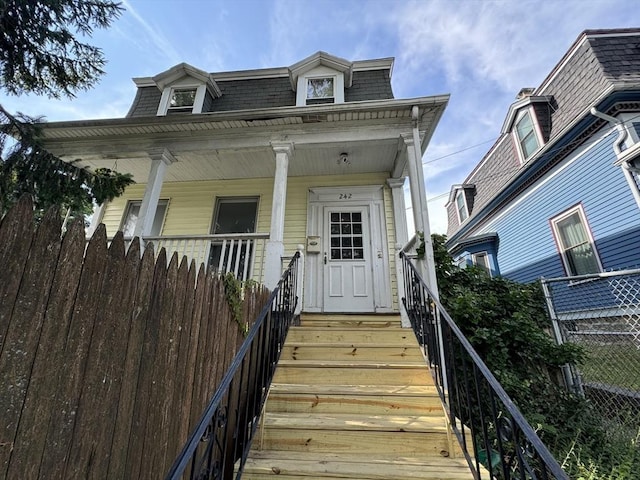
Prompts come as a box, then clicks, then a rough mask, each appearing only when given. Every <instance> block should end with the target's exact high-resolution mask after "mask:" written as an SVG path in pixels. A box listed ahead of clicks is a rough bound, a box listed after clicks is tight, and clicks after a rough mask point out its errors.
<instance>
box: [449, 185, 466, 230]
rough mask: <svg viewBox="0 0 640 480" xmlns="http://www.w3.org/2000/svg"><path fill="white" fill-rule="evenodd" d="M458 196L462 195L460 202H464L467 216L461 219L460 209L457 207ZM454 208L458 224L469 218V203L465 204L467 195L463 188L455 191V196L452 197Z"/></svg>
mask: <svg viewBox="0 0 640 480" xmlns="http://www.w3.org/2000/svg"><path fill="white" fill-rule="evenodd" d="M458 196H462V202H463V203H464V211H465V213H466V214H467V216H466V217H465V218H464V219H463V218H461V217H460V209H459V208H458ZM453 203H454V208H455V209H456V215H457V217H458V225H462V224H463V223H464V222H466V221H467V220H468V219H469V216H470V215H469V205H467V196H466V195H465V192H464V189H462V188H461V189H460V190H458V191H457V192H456V196H455V198H454V199H453Z"/></svg>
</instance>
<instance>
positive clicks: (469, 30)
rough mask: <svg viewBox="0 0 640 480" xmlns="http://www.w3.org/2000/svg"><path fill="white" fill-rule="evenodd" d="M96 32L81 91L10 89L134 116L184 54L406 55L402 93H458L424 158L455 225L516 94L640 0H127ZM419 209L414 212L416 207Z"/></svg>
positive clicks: (81, 109) (55, 111) (25, 108)
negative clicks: (148, 89)
mask: <svg viewBox="0 0 640 480" xmlns="http://www.w3.org/2000/svg"><path fill="white" fill-rule="evenodd" d="M122 3H123V7H124V8H125V11H124V12H123V13H122V15H121V16H120V18H119V19H117V20H116V21H115V22H114V23H113V25H112V26H111V27H110V28H109V29H108V30H99V31H95V32H94V34H93V36H92V38H90V39H86V41H88V42H90V43H92V44H94V45H96V46H98V47H100V48H101V49H102V50H103V53H104V55H105V57H106V59H107V61H108V63H107V65H106V67H105V75H104V76H103V77H102V78H101V81H100V83H99V84H98V85H97V86H96V87H94V88H93V89H91V90H89V91H86V92H80V93H78V95H77V96H76V98H75V99H62V100H52V99H49V98H47V97H37V96H20V97H9V96H6V95H5V94H2V95H0V103H1V104H2V105H3V106H4V107H5V108H7V109H8V110H9V111H14V112H15V111H20V112H22V113H25V114H28V115H32V116H45V117H46V119H47V120H48V121H61V120H86V119H97V118H118V117H124V116H125V115H126V113H127V111H128V109H129V106H130V105H131V102H132V101H133V98H134V96H135V92H136V87H135V85H134V83H133V82H132V80H131V78H133V77H145V76H153V75H156V74H158V73H160V72H162V71H164V70H166V69H168V68H170V67H172V66H173V65H175V64H177V63H180V62H187V63H189V64H191V65H193V66H195V67H197V68H199V69H202V70H205V71H209V72H219V71H230V70H245V69H256V68H270V67H286V66H290V65H292V64H294V63H296V62H297V61H299V60H302V59H303V58H305V57H307V56H309V55H311V54H313V53H315V52H317V51H318V50H323V51H326V52H328V53H330V54H332V55H335V56H338V57H342V58H345V59H347V60H352V61H353V60H365V59H373V58H385V57H395V63H394V69H393V74H392V87H393V92H394V96H395V98H412V97H423V96H430V95H440V94H450V95H451V99H450V101H449V105H448V106H447V108H446V110H445V113H444V115H443V117H442V119H441V121H440V124H439V125H438V127H437V129H436V132H435V134H434V136H433V138H432V140H431V143H430V144H429V147H428V148H427V151H426V153H425V155H424V157H423V159H422V160H423V164H424V169H425V178H426V189H427V199H428V202H429V203H428V204H429V216H430V224H431V231H432V232H435V233H445V232H446V227H447V224H446V222H447V221H446V211H445V209H444V204H445V203H446V202H447V200H448V195H449V191H450V187H451V185H453V184H457V183H462V182H463V180H464V179H465V178H466V176H467V175H468V174H469V172H470V171H471V170H472V169H473V167H474V166H475V165H476V164H477V163H478V162H479V161H480V160H481V159H482V157H483V156H484V154H485V153H486V152H487V151H488V149H489V148H490V147H491V145H492V144H493V142H494V141H495V140H496V138H497V136H498V134H499V132H500V128H501V127H502V123H503V121H504V118H505V116H506V114H507V110H508V108H509V105H510V104H511V103H513V102H514V101H515V96H516V94H517V93H518V91H520V89H521V88H523V87H537V86H538V85H539V84H540V83H541V82H542V81H543V80H544V78H545V77H546V76H547V74H548V73H549V72H550V71H551V69H552V68H553V67H554V66H555V65H556V64H557V63H558V62H559V61H560V59H561V57H562V56H563V55H564V53H565V52H566V51H567V50H568V49H569V48H570V47H571V45H572V44H573V42H574V41H575V40H576V38H577V37H578V35H579V34H580V33H581V32H582V31H583V30H586V29H599V28H623V27H640V12H639V10H638V3H637V0H546V1H529V0H415V1H412V0H313V1H311V0H123V1H122ZM409 216H411V215H410V212H409Z"/></svg>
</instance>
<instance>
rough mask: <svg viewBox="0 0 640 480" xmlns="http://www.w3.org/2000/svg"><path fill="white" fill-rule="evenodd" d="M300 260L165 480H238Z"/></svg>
mask: <svg viewBox="0 0 640 480" xmlns="http://www.w3.org/2000/svg"><path fill="white" fill-rule="evenodd" d="M299 259H300V254H299V253H296V254H295V255H294V256H293V258H292V259H291V262H290V263H289V266H288V268H287V270H286V271H285V272H284V274H283V275H282V278H281V279H280V282H279V283H278V286H277V287H276V288H275V289H274V291H273V293H272V294H271V296H270V298H269V301H268V302H267V305H266V306H265V308H264V309H263V310H262V312H261V313H260V316H259V317H258V319H257V320H256V321H255V323H254V324H253V327H252V328H251V330H250V331H249V334H248V335H247V338H246V340H245V341H244V343H243V344H242V346H241V347H240V349H239V351H238V353H237V354H236V356H235V358H234V360H233V362H232V363H231V366H230V367H229V370H228V371H227V373H226V374H225V376H224V377H223V379H222V381H221V383H220V386H219V387H218V389H217V391H216V392H215V394H214V395H213V397H212V399H211V402H210V403H209V405H208V407H207V408H206V410H205V412H204V414H203V415H202V418H201V419H200V421H199V423H198V425H197V427H196V428H195V430H194V431H193V433H192V434H191V436H190V438H189V440H188V441H187V444H186V445H185V447H184V448H183V450H182V452H181V453H180V455H179V456H178V458H177V459H176V461H175V462H174V464H173V466H172V467H171V470H170V471H169V474H168V475H167V477H166V478H167V480H178V479H182V478H189V479H198V480H204V479H223V478H225V479H226V478H232V477H233V476H234V475H235V476H236V478H240V476H241V475H242V469H243V466H244V462H245V460H246V458H247V455H248V453H249V448H250V446H251V440H252V438H253V436H254V434H255V432H256V429H257V427H258V418H259V415H260V412H261V411H262V407H263V405H264V403H265V401H266V397H267V392H268V391H269V386H270V384H271V380H272V378H273V374H274V372H275V369H276V364H277V363H278V359H279V358H280V352H281V349H282V345H283V344H284V340H285V338H286V336H287V332H288V331H289V327H290V326H291V325H292V324H293V322H294V320H295V313H294V312H295V308H296V304H297V302H298V297H297V295H296V291H297V284H298V281H299V279H298V271H299V270H298V262H299ZM234 470H235V472H236V473H235V474H234Z"/></svg>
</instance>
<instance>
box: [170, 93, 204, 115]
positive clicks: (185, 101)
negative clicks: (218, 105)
mask: <svg viewBox="0 0 640 480" xmlns="http://www.w3.org/2000/svg"><path fill="white" fill-rule="evenodd" d="M196 92H197V88H195V87H193V88H173V89H172V90H171V96H170V97H169V106H168V107H167V111H168V112H169V111H170V112H188V113H191V112H192V111H193V106H194V104H195V101H196Z"/></svg>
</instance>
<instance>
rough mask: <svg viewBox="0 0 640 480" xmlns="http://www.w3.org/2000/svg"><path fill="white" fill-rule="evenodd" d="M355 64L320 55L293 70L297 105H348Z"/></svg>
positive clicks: (290, 75)
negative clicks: (348, 89)
mask: <svg viewBox="0 0 640 480" xmlns="http://www.w3.org/2000/svg"><path fill="white" fill-rule="evenodd" d="M352 73H353V63H352V62H349V61H348V60H345V59H343V58H338V57H334V56H333V55H329V54H328V53H325V52H318V53H315V54H313V55H311V56H310V57H307V58H305V59H304V60H301V61H300V62H298V63H296V64H294V65H292V66H291V67H290V68H289V78H290V80H291V87H292V88H293V90H294V91H295V92H296V105H297V106H298V107H302V106H305V105H322V104H325V103H344V89H345V88H349V87H351V82H352V80H353V75H352Z"/></svg>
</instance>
